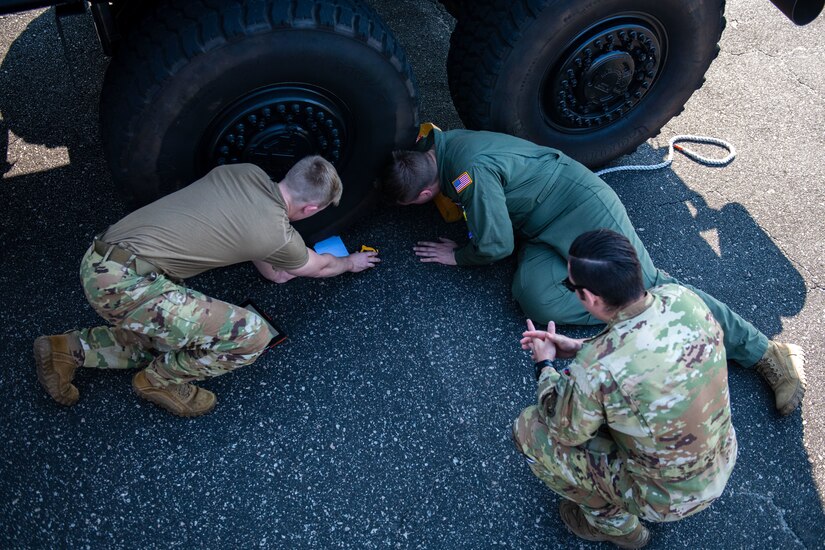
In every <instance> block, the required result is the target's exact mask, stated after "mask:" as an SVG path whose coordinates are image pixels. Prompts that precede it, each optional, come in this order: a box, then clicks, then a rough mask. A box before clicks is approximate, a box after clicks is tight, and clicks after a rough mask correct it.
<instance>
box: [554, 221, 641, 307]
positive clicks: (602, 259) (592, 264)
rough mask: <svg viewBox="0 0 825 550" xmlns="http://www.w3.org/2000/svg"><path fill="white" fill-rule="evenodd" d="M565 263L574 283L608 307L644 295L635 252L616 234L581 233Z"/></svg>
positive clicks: (620, 304) (625, 238)
mask: <svg viewBox="0 0 825 550" xmlns="http://www.w3.org/2000/svg"><path fill="white" fill-rule="evenodd" d="M567 261H568V262H570V275H571V277H572V279H573V282H574V283H575V284H576V285H577V286H581V287H584V288H586V289H587V290H589V291H590V292H592V293H593V294H596V295H597V296H600V297H601V298H602V299H603V300H604V302H605V304H606V305H607V306H608V307H610V308H613V309H616V308H620V307H622V306H625V305H627V304H629V303H631V302H633V301H634V300H637V299H638V298H639V297H640V296H641V295H642V294H644V291H645V287H644V281H643V279H642V266H641V264H640V263H639V257H638V256H637V255H636V249H634V248H633V245H632V244H630V241H629V240H628V239H627V237H625V236H624V235H621V234H619V233H616V232H615V231H611V230H610V229H597V230H595V231H588V232H587V233H582V234H581V235H579V236H578V237H576V240H575V241H573V244H571V245H570V250H569V252H568V258H567Z"/></svg>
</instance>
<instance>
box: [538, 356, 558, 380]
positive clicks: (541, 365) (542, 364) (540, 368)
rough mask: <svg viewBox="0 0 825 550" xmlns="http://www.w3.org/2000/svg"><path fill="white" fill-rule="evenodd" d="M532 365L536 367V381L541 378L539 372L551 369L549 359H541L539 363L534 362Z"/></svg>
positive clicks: (551, 364) (551, 365) (551, 363)
mask: <svg viewBox="0 0 825 550" xmlns="http://www.w3.org/2000/svg"><path fill="white" fill-rule="evenodd" d="M534 365H535V367H536V380H538V379H539V377H540V376H541V371H543V370H544V369H546V368H547V367H553V362H552V361H551V360H550V359H542V360H541V361H536V362H535V364H534Z"/></svg>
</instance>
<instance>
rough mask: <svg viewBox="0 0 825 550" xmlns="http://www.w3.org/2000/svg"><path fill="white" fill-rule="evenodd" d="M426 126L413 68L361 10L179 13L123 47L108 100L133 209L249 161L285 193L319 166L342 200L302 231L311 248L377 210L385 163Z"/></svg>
mask: <svg viewBox="0 0 825 550" xmlns="http://www.w3.org/2000/svg"><path fill="white" fill-rule="evenodd" d="M417 124H418V98H417V89H416V86H415V83H414V80H413V76H412V71H411V70H410V67H409V65H408V63H407V61H406V58H405V55H404V53H403V51H402V50H401V47H400V46H399V45H398V44H397V43H396V41H395V39H394V38H393V36H392V34H391V33H390V31H389V30H388V29H387V28H386V27H385V26H384V24H383V23H382V22H381V20H380V19H379V17H378V15H377V14H376V13H375V12H374V11H372V9H371V8H369V7H368V6H366V5H364V4H363V3H361V2H360V0H291V1H290V0H257V1H255V0H253V1H246V2H240V1H236V0H193V1H192V0H172V1H170V2H168V3H165V4H162V5H161V6H159V7H158V8H157V9H156V10H154V11H153V12H151V13H150V14H149V15H148V16H147V17H146V18H145V19H144V20H143V21H141V22H140V23H139V24H137V25H135V26H134V28H132V30H131V31H130V33H129V34H128V36H127V37H126V38H125V39H124V40H123V42H122V43H121V44H120V46H119V51H118V52H116V54H115V57H114V59H113V61H112V63H111V65H110V67H109V69H108V71H107V73H106V78H105V81H104V86H103V93H102V99H101V127H102V134H103V138H104V143H105V150H106V153H107V158H108V161H109V165H110V167H111V170H112V175H113V177H114V180H115V183H116V185H117V186H118V187H119V189H120V190H121V191H122V192H123V194H124V195H125V196H126V197H127V199H130V200H131V201H133V202H134V203H135V204H136V205H140V204H145V203H147V202H150V201H152V200H154V199H156V198H158V197H160V196H162V195H164V194H167V193H170V192H172V191H175V190H176V189H179V188H181V187H183V186H185V185H188V184H189V183H191V182H192V181H194V180H195V179H197V178H198V177H200V176H201V175H203V174H205V173H206V172H207V171H208V170H209V169H211V168H212V167H214V166H215V165H217V164H224V163H235V162H253V163H256V164H259V165H260V166H262V167H263V168H264V169H266V170H267V172H268V173H269V174H270V175H271V176H272V177H273V179H276V180H278V179H280V178H281V177H282V176H283V175H284V173H286V171H287V170H288V169H289V168H290V167H291V166H292V164H294V163H295V162H296V161H297V160H299V159H300V158H301V157H303V156H306V155H308V154H315V153H317V154H321V155H323V156H324V157H325V158H327V159H328V160H330V161H331V162H332V163H333V164H334V165H335V166H336V168H337V169H338V171H339V173H340V175H341V178H342V180H343V182H344V194H343V197H342V200H341V203H340V205H339V206H338V207H337V208H333V207H330V208H328V209H326V210H325V211H323V212H321V213H319V214H317V215H315V216H313V217H312V218H309V219H308V220H305V221H303V222H299V223H298V224H296V227H297V228H298V230H299V231H300V232H301V233H302V234H303V235H304V237H305V238H306V239H307V240H308V241H314V240H316V239H318V238H321V237H324V236H327V235H329V234H332V233H334V232H337V231H339V230H340V229H342V228H343V227H345V226H346V225H348V224H349V223H351V222H352V221H354V220H355V218H356V217H357V216H358V215H360V214H361V213H362V212H363V211H364V210H365V209H366V208H367V207H368V206H369V205H370V204H371V203H372V198H373V194H374V191H373V180H374V178H375V174H376V173H377V172H378V169H379V167H380V164H381V163H382V162H383V161H384V160H385V156H386V155H388V154H389V152H390V151H391V150H392V149H393V148H394V147H407V146H409V145H411V140H413V139H414V137H415V134H416V128H417Z"/></svg>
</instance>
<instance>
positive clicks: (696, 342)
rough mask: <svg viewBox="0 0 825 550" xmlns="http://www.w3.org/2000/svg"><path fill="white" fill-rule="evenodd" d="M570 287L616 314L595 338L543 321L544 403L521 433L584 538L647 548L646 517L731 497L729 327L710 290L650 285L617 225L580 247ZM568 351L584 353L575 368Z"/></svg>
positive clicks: (518, 437)
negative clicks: (725, 494)
mask: <svg viewBox="0 0 825 550" xmlns="http://www.w3.org/2000/svg"><path fill="white" fill-rule="evenodd" d="M565 286H567V287H568V289H569V290H570V291H572V292H574V293H575V294H576V296H577V297H578V299H579V301H581V303H582V305H583V306H584V308H585V309H586V310H587V311H588V312H590V313H591V314H592V315H593V316H595V317H596V318H598V319H601V320H602V321H604V322H606V323H607V328H606V329H605V330H604V331H603V332H602V333H601V334H599V335H598V336H596V337H594V338H592V339H589V340H574V339H571V338H568V337H565V336H562V335H560V334H556V333H555V325H554V323H552V322H551V323H550V324H549V325H548V330H547V331H539V330H535V328H534V327H533V326H532V323H531V322H530V321H528V330H527V331H526V332H525V333H524V337H523V339H522V340H521V344H522V347H523V348H524V349H529V350H531V351H532V355H533V360H534V361H535V362H536V377H537V378H538V390H537V395H538V404H537V405H534V406H531V407H528V408H527V409H525V410H524V411H523V412H522V413H521V415H520V416H519V418H518V419H517V420H516V421H515V423H514V426H513V438H514V440H515V443H516V445H517V447H518V449H519V451H520V452H521V453H523V454H524V455H525V456H526V457H527V460H528V463H529V464H530V468H531V469H532V471H533V473H535V474H536V476H538V477H539V478H540V479H541V480H542V481H543V482H544V483H546V484H547V485H548V486H549V487H550V488H551V489H552V490H553V491H555V492H556V493H558V494H559V495H561V496H562V497H564V498H565V499H567V500H565V501H563V502H562V504H561V506H560V514H561V517H562V520H563V521H564V523H565V524H566V525H567V527H568V528H569V529H570V530H571V531H572V532H573V533H574V534H576V535H577V536H579V537H581V538H583V539H587V540H593V541H609V542H613V543H615V544H617V545H619V546H622V547H626V548H639V547H641V546H644V545H645V544H646V543H647V541H648V539H649V532H648V530H647V529H646V528H645V527H644V526H643V525H642V524H641V523H640V521H639V519H640V518H641V519H645V520H648V521H654V522H663V521H674V520H678V519H681V518H684V517H687V516H689V515H691V514H695V513H696V512H699V511H700V510H702V509H704V508H706V507H707V506H709V505H710V503H711V502H713V500H715V499H716V498H717V497H719V496H720V495H721V494H722V491H723V490H724V488H725V484H726V483H727V481H728V478H729V477H730V474H731V471H732V470H733V465H734V462H735V461H736V450H737V443H736V435H735V433H734V429H733V426H732V424H731V411H730V404H729V398H728V381H727V367H726V357H725V347H724V345H723V343H722V340H723V337H722V330H721V328H720V326H719V324H718V323H717V322H716V320H715V319H714V318H713V315H712V314H711V312H710V310H709V309H708V307H707V306H706V305H705V303H704V302H703V301H702V299H701V298H700V297H699V296H697V295H696V294H695V293H693V292H692V291H690V290H689V289H687V288H685V287H682V286H679V285H675V284H666V285H663V286H659V287H654V288H651V289H649V290H648V291H647V292H645V289H644V284H643V281H642V273H641V268H640V265H639V261H638V258H637V256H636V252H635V250H634V248H633V246H632V245H631V244H630V242H629V241H628V239H627V238H625V237H624V236H622V235H619V234H618V233H615V232H613V231H609V230H597V231H591V232H587V233H584V234H582V235H580V236H579V237H578V238H577V239H576V240H575V241H574V242H573V244H572V245H571V247H570V251H569V258H568V279H566V280H565ZM556 357H574V360H573V362H572V363H571V364H570V366H569V373H568V372H559V371H557V370H556V369H555V368H554V366H553V360H554V359H555V358H556Z"/></svg>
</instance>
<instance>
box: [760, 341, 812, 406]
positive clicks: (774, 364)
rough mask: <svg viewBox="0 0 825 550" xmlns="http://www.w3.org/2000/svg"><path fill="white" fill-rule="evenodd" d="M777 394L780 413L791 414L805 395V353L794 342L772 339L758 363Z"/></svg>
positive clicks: (762, 373)
mask: <svg viewBox="0 0 825 550" xmlns="http://www.w3.org/2000/svg"><path fill="white" fill-rule="evenodd" d="M755 366H756V372H758V373H759V374H761V375H762V377H763V378H765V380H767V382H768V384H770V386H771V389H772V390H773V392H774V394H775V395H776V408H777V409H778V410H779V414H782V415H786V414H791V413H792V412H793V411H794V409H796V407H797V406H798V405H799V403H801V402H802V397H803V396H804V395H805V354H804V353H803V352H802V348H800V347H799V346H796V345H794V344H780V343H779V342H773V341H771V342H770V343H769V344H768V349H767V350H766V351H765V355H763V356H762V359H760V360H759V362H758V363H756V365H755Z"/></svg>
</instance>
